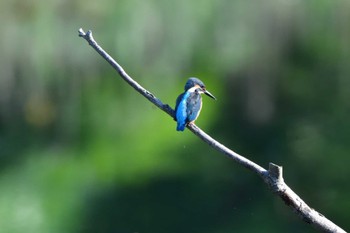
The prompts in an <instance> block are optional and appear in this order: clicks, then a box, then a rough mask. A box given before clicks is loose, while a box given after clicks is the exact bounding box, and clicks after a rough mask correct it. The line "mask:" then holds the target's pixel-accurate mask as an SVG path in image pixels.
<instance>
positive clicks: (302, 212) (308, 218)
mask: <svg viewBox="0 0 350 233" xmlns="http://www.w3.org/2000/svg"><path fill="white" fill-rule="evenodd" d="M79 37H82V38H84V39H85V40H86V41H87V42H88V43H89V44H90V45H91V47H93V48H94V49H95V50H96V51H97V52H98V53H99V54H100V55H101V56H102V57H103V58H104V59H105V60H106V61H107V62H108V63H109V64H111V65H112V67H113V68H114V69H115V70H116V71H117V72H118V73H119V75H120V76H121V77H122V78H123V79H124V80H125V81H126V82H127V83H128V84H129V85H130V86H132V87H133V88H134V89H135V90H136V91H137V92H139V93H140V94H141V95H143V96H144V97H146V98H147V99H148V100H149V101H151V102H152V103H153V104H154V105H156V106H157V107H158V108H160V109H161V110H163V111H164V112H166V113H167V114H168V115H170V116H171V117H172V118H174V110H173V109H172V108H171V107H170V106H169V105H168V104H163V103H162V101H161V100H160V99H158V98H157V97H156V96H155V95H153V94H152V93H151V92H149V91H147V90H146V89H145V88H143V87H142V86H141V85H140V84H138V83H137V82H136V81H135V80H133V79H132V78H131V77H130V76H129V75H128V74H127V73H126V72H125V71H124V69H123V68H122V67H121V66H120V65H119V64H118V63H117V62H116V61H115V60H114V59H113V58H112V57H111V56H110V55H109V54H108V53H107V52H106V51H104V50H103V49H102V48H101V47H100V46H99V45H98V44H97V43H96V41H95V40H94V38H93V37H92V32H91V31H90V30H89V31H87V32H86V33H85V32H84V31H83V29H81V28H80V29H79ZM187 128H188V129H189V130H191V131H192V132H193V133H194V134H195V135H197V136H198V137H199V138H200V139H202V140H203V141H204V142H205V143H207V144H208V145H210V146H211V147H213V148H215V149H216V150H217V151H219V152H221V153H222V154H224V155H226V156H227V157H229V158H231V159H233V160H234V161H236V162H237V163H239V164H241V165H243V166H244V167H246V168H248V169H249V170H251V171H252V172H255V173H256V174H257V175H259V176H260V178H262V179H263V180H264V182H265V183H266V184H267V185H268V186H269V188H270V189H271V190H272V191H273V192H274V193H275V194H277V195H278V196H279V197H280V198H281V199H282V200H283V201H284V203H285V204H286V205H287V206H289V207H290V208H291V209H292V210H293V211H294V212H295V213H296V214H297V215H298V216H299V217H300V218H301V219H302V220H303V221H305V222H307V223H309V224H311V225H312V226H314V227H315V228H317V229H319V230H320V231H323V232H336V233H345V231H344V230H343V229H341V228H340V227H338V226H337V225H335V224H334V223H333V222H331V221H330V220H328V219H327V218H326V217H325V216H323V215H322V214H320V213H318V212H317V211H316V210H314V209H312V208H310V207H309V206H308V205H307V204H306V203H305V202H304V201H303V200H302V199H301V198H300V197H299V196H298V195H297V194H296V193H295V192H294V191H293V190H292V189H290V188H289V187H288V185H287V184H286V183H285V182H284V180H283V174H282V167H280V166H277V165H275V164H273V163H270V164H269V170H266V169H264V168H263V167H261V166H259V165H258V164H256V163H254V162H252V161H250V160H249V159H247V158H245V157H243V156H241V155H239V154H237V153H235V152H234V151H232V150H230V149H229V148H227V147H226V146H224V145H222V144H221V143H219V142H218V141H216V140H215V139H213V138H212V137H210V136H209V135H208V134H206V133H205V132H204V131H203V130H201V129H200V128H199V127H198V126H196V125H195V124H188V125H187Z"/></svg>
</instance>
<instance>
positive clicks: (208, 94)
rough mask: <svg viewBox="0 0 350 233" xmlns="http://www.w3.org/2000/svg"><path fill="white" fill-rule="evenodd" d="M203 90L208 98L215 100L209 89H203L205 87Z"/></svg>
mask: <svg viewBox="0 0 350 233" xmlns="http://www.w3.org/2000/svg"><path fill="white" fill-rule="evenodd" d="M203 91H204V94H206V95H207V96H209V97H210V98H212V99H214V100H216V98H215V96H213V95H212V94H211V93H210V92H209V91H207V90H205V89H204V90H203Z"/></svg>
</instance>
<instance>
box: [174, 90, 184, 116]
mask: <svg viewBox="0 0 350 233" xmlns="http://www.w3.org/2000/svg"><path fill="white" fill-rule="evenodd" d="M183 96H184V93H182V94H181V95H179V96H178V97H177V99H176V104H175V114H174V120H175V121H176V112H177V109H178V107H179V104H180V101H181V100H182V97H183Z"/></svg>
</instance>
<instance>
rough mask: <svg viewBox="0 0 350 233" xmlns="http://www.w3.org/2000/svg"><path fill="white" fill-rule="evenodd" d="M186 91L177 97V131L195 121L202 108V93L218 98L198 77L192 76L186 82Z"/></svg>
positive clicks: (182, 129)
mask: <svg viewBox="0 0 350 233" xmlns="http://www.w3.org/2000/svg"><path fill="white" fill-rule="evenodd" d="M184 89H185V91H184V92H183V93H182V94H180V95H179V96H178V97H177V99H176V105H175V117H174V119H175V121H177V127H176V130H177V131H184V130H185V127H186V125H187V124H191V123H194V121H195V120H196V119H197V117H198V116H199V113H200V111H201V109H202V97H201V94H206V95H207V96H209V97H210V98H212V99H214V100H216V98H215V96H213V95H212V94H211V93H210V92H209V91H207V90H206V88H205V85H204V83H203V82H202V81H201V80H199V79H198V78H195V77H191V78H189V79H188V80H187V82H186V84H185V88H184Z"/></svg>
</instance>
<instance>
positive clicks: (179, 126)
mask: <svg viewBox="0 0 350 233" xmlns="http://www.w3.org/2000/svg"><path fill="white" fill-rule="evenodd" d="M185 127H186V124H181V123H177V127H176V130H177V131H184V130H185Z"/></svg>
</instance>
